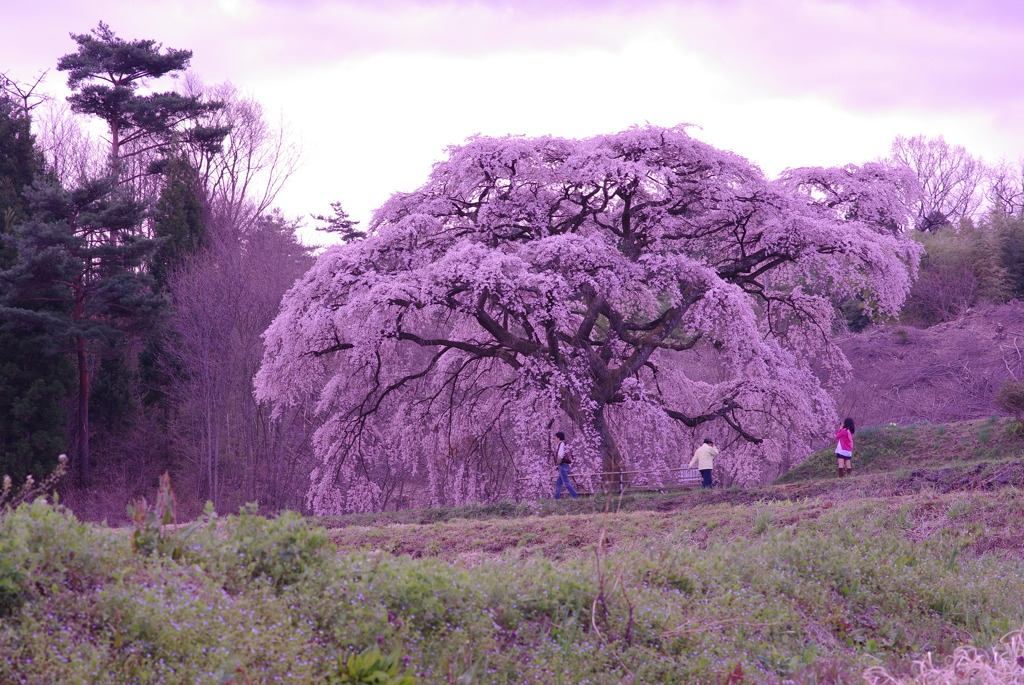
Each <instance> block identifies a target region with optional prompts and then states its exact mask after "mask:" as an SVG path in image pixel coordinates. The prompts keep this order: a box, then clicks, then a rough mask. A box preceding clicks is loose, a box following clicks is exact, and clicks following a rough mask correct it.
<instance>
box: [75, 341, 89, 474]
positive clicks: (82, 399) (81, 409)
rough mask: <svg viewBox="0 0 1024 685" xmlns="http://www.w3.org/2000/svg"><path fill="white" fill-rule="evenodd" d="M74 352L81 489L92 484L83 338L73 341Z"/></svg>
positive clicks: (86, 369)
mask: <svg viewBox="0 0 1024 685" xmlns="http://www.w3.org/2000/svg"><path fill="white" fill-rule="evenodd" d="M75 352H76V354H77V357H78V474H79V476H80V478H81V480H82V487H85V488H87V487H89V486H90V485H91V484H92V471H91V469H90V468H89V458H90V457H89V355H88V354H87V351H86V348H85V338H76V339H75Z"/></svg>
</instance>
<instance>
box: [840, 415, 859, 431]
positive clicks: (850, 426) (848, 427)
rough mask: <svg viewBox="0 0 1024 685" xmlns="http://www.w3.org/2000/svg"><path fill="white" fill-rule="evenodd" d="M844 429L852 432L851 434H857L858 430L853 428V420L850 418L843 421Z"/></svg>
mask: <svg viewBox="0 0 1024 685" xmlns="http://www.w3.org/2000/svg"><path fill="white" fill-rule="evenodd" d="M843 428H845V429H846V430H848V431H850V432H851V433H856V432H857V431H856V429H854V427H853V419H851V418H850V417H849V416H847V417H846V418H845V419H843Z"/></svg>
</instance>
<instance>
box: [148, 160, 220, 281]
mask: <svg viewBox="0 0 1024 685" xmlns="http://www.w3.org/2000/svg"><path fill="white" fill-rule="evenodd" d="M163 174H164V186H163V190H161V192H160V199H159V200H158V201H157V203H156V207H155V209H154V210H153V235H154V236H155V237H157V238H160V239H162V240H163V242H162V243H161V245H160V247H159V248H157V251H156V253H155V254H154V255H153V259H152V260H151V262H150V273H152V274H153V278H154V279H156V282H157V285H158V286H159V287H160V288H161V289H163V288H165V287H166V286H167V279H168V277H169V276H170V273H171V272H172V271H173V270H174V269H175V268H177V267H179V266H180V265H181V262H182V260H184V259H185V257H187V256H188V255H191V254H196V253H197V252H199V251H201V250H202V249H203V247H205V246H206V243H207V232H206V223H205V221H204V215H205V210H204V207H203V201H202V196H201V191H200V184H199V176H198V174H197V173H196V171H195V169H193V168H192V167H191V166H189V164H188V161H187V160H185V159H183V158H181V157H171V158H169V159H168V160H167V163H166V164H165V165H164V167H163Z"/></svg>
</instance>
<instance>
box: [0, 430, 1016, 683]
mask: <svg viewBox="0 0 1024 685" xmlns="http://www.w3.org/2000/svg"><path fill="white" fill-rule="evenodd" d="M1022 448H1024V437H1022V431H1021V427H1020V424H1018V423H1016V422H1013V421H1009V420H1006V419H982V420H976V421H967V422H960V423H955V424H950V425H948V426H944V425H930V424H928V425H924V424H923V425H917V426H908V427H903V428H900V427H894V426H886V427H880V428H877V429H875V430H866V431H861V432H860V433H858V436H857V451H858V455H859V456H858V461H857V462H856V466H855V475H854V476H852V477H850V478H843V479H838V478H836V477H835V476H833V475H832V474H831V471H830V470H829V466H830V463H829V462H830V460H831V458H830V456H829V455H828V454H827V452H822V453H819V454H817V455H815V456H814V457H812V459H810V460H809V461H808V462H806V463H805V464H804V465H802V466H801V467H800V468H799V469H795V470H794V471H792V472H791V473H790V474H787V477H786V478H785V479H783V480H782V481H781V482H779V483H776V484H772V485H767V486H764V487H760V488H754V489H749V490H740V489H726V490H718V491H714V492H702V491H699V490H694V491H686V492H676V493H665V494H661V493H646V494H644V493H638V494H635V495H627V496H624V497H621V498H620V497H616V498H602V497H595V498H589V499H585V500H578V501H572V500H561V501H553V500H547V501H542V502H535V503H525V502H524V503H510V502H503V503H496V504H492V505H479V506H475V507H462V508H458V509H438V510H423V511H417V512H395V513H389V514H387V515H376V516H372V517H371V516H351V517H343V518H332V519H323V520H319V521H315V522H313V521H305V520H303V519H301V518H300V517H298V516H296V515H293V514H287V515H284V516H281V517H279V518H277V519H275V520H266V519H263V518H261V517H259V516H255V515H254V514H253V512H252V511H251V510H250V511H243V512H242V513H241V514H240V515H238V516H232V517H227V518H218V517H216V516H214V515H212V514H209V515H207V516H206V517H205V518H203V519H201V520H200V521H198V522H197V523H196V524H194V525H192V526H188V527H177V528H174V527H164V526H161V525H160V524H159V521H158V518H157V515H156V513H155V512H154V511H153V510H149V511H150V512H151V513H152V514H153V515H152V516H148V515H147V516H144V517H141V518H140V519H139V524H138V525H137V527H136V529H135V531H134V534H133V535H131V536H129V535H126V534H124V531H116V530H111V529H107V528H105V527H102V526H88V525H83V524H80V523H78V522H77V521H75V520H74V519H73V517H72V516H71V515H70V514H69V513H68V512H66V511H62V510H61V509H59V508H54V507H50V506H49V505H47V504H46V503H44V502H42V501H37V502H36V503H34V504H32V505H30V506H23V507H21V508H19V509H18V510H17V511H15V512H13V513H7V514H5V515H3V516H0V650H2V651H3V653H4V654H5V655H7V658H6V659H4V660H0V682H94V683H110V684H111V685H113V684H114V683H117V684H122V683H129V682H138V683H160V682H168V683H177V682H197V683H234V684H235V685H240V684H243V683H262V682H284V683H371V682H373V683H388V684H390V685H410V684H411V683H414V682H415V683H421V684H427V683H429V684H434V683H437V684H446V685H471V684H478V685H483V684H488V685H490V684H494V685H497V684H498V683H538V684H541V685H547V684H549V683H550V684H552V685H554V684H561V683H565V684H569V683H602V684H604V683H607V684H615V685H620V684H629V685H640V684H644V683H673V684H674V683H729V684H731V685H737V684H738V683H744V684H748V685H749V684H750V683H777V684H779V685H782V684H783V683H792V684H794V685H795V684H808V685H809V684H812V683H822V684H823V683H858V682H864V680H865V674H866V673H867V677H868V682H872V683H878V684H879V685H880V684H881V683H896V682H924V681H923V680H921V681H918V680H913V679H912V675H913V673H914V672H915V671H914V666H913V662H914V661H915V660H916V659H921V658H924V657H926V655H929V654H931V655H932V658H933V663H934V664H935V665H941V664H942V663H943V659H944V658H946V657H948V656H950V655H952V654H954V653H956V654H958V655H960V656H963V653H962V652H958V651H957V650H958V649H960V648H961V647H962V646H963V645H967V644H975V645H979V646H981V647H986V648H987V647H990V646H992V645H994V644H996V643H997V642H998V641H999V640H1000V638H1001V637H1002V636H1003V635H1005V634H1006V633H1008V632H1010V631H1013V630H1015V629H1018V628H1020V627H1021V625H1022V624H1024V600H1022V599H1021V598H1022V597H1024V560H1022V553H1024V549H1022V547H1024V543H1022V541H1021V536H1020V534H1019V532H1020V530H1021V528H1022V526H1024V506H1022V505H1024V490H1022V488H1021V486H1022V485H1024V472H1022V470H1021V468H1020V466H1021V465H1020V458H1019V456H1020V454H1021V451H1022ZM310 523H317V524H319V526H310V525H309V524H310ZM359 654H362V656H357V655H359ZM976 656H977V655H975V657H976ZM983 656H984V655H983ZM985 658H988V657H985ZM1013 658H1015V656H1013ZM1010 663H1011V665H1013V662H1012V658H1011V660H1010ZM868 669H881V670H874V671H869V670H868ZM890 676H892V678H896V679H897V680H893V679H891V678H890ZM403 678H404V680H403ZM943 682H946V681H943ZM949 682H955V681H949ZM972 682H978V683H996V682H1007V680H1006V679H1005V677H999V678H997V677H995V676H993V677H992V678H989V679H986V678H985V677H981V676H979V677H978V678H976V679H975V680H973V681H972Z"/></svg>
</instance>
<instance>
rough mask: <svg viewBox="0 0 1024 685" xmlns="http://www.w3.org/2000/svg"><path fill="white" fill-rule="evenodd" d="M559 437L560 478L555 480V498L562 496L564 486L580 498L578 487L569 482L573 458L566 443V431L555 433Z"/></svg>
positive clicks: (557, 452)
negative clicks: (577, 491)
mask: <svg viewBox="0 0 1024 685" xmlns="http://www.w3.org/2000/svg"><path fill="white" fill-rule="evenodd" d="M555 437H556V438H558V448H557V449H556V450H555V464H556V465H557V467H558V480H557V481H555V499H561V498H562V486H563V485H564V486H565V489H566V490H568V491H569V494H570V495H572V498H573V499H579V497H580V496H579V495H578V494H577V493H576V488H574V487H573V486H572V483H571V482H569V471H570V470H571V469H572V458H571V457H570V456H569V448H568V447H567V446H566V444H565V433H563V432H562V431H558V432H557V433H555Z"/></svg>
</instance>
